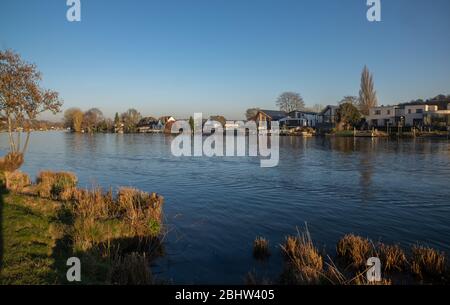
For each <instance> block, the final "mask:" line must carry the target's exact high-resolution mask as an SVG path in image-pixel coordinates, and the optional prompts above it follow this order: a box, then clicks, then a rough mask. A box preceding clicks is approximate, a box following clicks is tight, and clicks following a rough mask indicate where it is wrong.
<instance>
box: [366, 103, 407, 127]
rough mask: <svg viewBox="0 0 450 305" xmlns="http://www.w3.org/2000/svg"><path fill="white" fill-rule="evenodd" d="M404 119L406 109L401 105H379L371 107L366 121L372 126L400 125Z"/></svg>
mask: <svg viewBox="0 0 450 305" xmlns="http://www.w3.org/2000/svg"><path fill="white" fill-rule="evenodd" d="M403 120H404V109H402V108H401V107H400V106H379V107H372V108H370V109H369V115H368V116H367V117H366V121H367V123H368V125H369V127H370V128H372V127H373V128H377V127H388V126H398V124H399V123H401V122H402V121H403Z"/></svg>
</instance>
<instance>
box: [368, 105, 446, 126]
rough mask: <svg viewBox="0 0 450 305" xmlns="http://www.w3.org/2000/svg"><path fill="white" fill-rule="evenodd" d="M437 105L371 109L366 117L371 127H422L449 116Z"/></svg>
mask: <svg viewBox="0 0 450 305" xmlns="http://www.w3.org/2000/svg"><path fill="white" fill-rule="evenodd" d="M438 109H439V108H438V106H437V105H430V104H425V103H421V104H404V105H400V106H380V107H373V108H370V110H369V111H370V113H369V116H367V117H366V120H367V123H368V124H369V127H387V126H399V125H401V126H406V127H413V126H415V127H421V126H428V125H431V122H432V120H433V118H437V117H439V116H441V117H442V116H445V115H448V113H447V112H449V113H450V111H448V110H438Z"/></svg>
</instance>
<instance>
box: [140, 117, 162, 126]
mask: <svg viewBox="0 0 450 305" xmlns="http://www.w3.org/2000/svg"><path fill="white" fill-rule="evenodd" d="M156 123H158V120H157V119H155V118H154V117H151V116H150V117H146V118H142V119H141V120H140V121H139V123H138V124H137V126H138V127H143V126H146V125H153V124H156Z"/></svg>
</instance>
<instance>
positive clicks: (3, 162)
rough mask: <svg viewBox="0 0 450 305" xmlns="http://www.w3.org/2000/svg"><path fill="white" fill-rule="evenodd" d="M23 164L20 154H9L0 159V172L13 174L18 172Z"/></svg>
mask: <svg viewBox="0 0 450 305" xmlns="http://www.w3.org/2000/svg"><path fill="white" fill-rule="evenodd" d="M23 162H24V158H23V154H22V153H17V152H13V153H9V154H7V155H6V156H4V157H3V158H0V171H3V172H14V171H16V170H18V169H19V168H20V167H21V166H22V164H23Z"/></svg>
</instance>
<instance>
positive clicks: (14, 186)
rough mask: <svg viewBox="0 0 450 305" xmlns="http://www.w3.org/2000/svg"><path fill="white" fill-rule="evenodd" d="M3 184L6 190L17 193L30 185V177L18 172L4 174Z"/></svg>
mask: <svg viewBox="0 0 450 305" xmlns="http://www.w3.org/2000/svg"><path fill="white" fill-rule="evenodd" d="M5 182H6V188H7V189H8V190H10V191H13V192H19V193H20V192H23V190H24V188H25V187H27V186H29V185H31V180H30V176H28V175H27V174H25V173H22V172H20V171H15V172H5Z"/></svg>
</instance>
